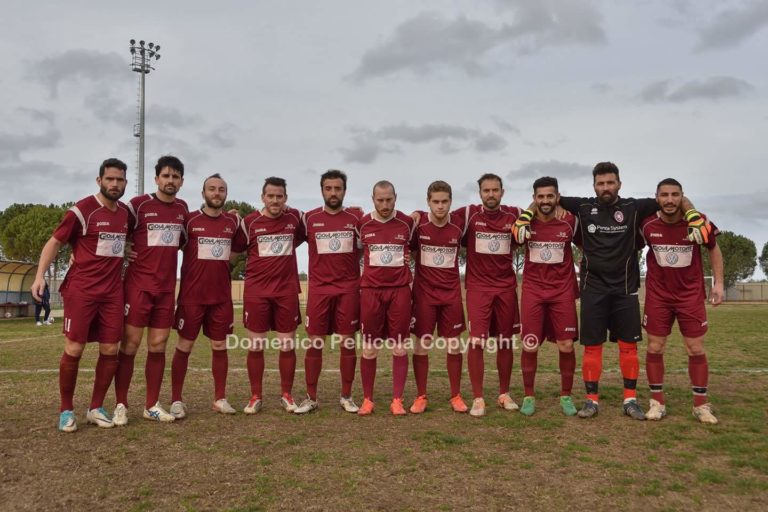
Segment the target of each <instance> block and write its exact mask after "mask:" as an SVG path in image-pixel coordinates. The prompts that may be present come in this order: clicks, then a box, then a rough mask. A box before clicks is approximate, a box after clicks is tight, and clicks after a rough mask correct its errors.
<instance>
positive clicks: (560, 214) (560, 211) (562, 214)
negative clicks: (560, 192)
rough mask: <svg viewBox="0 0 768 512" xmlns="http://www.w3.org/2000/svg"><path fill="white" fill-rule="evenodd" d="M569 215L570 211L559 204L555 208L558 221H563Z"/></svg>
mask: <svg viewBox="0 0 768 512" xmlns="http://www.w3.org/2000/svg"><path fill="white" fill-rule="evenodd" d="M566 215H568V210H566V209H565V208H563V207H562V206H560V205H559V204H558V205H557V206H555V218H556V219H557V220H563V219H564V218H565V216H566Z"/></svg>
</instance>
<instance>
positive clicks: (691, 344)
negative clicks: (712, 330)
mask: <svg viewBox="0 0 768 512" xmlns="http://www.w3.org/2000/svg"><path fill="white" fill-rule="evenodd" d="M683 340H684V341H685V350H686V352H688V355H689V356H700V355H702V354H703V353H704V339H703V338H683Z"/></svg>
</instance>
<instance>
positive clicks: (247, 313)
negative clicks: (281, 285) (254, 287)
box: [243, 295, 301, 333]
mask: <svg viewBox="0 0 768 512" xmlns="http://www.w3.org/2000/svg"><path fill="white" fill-rule="evenodd" d="M300 324H301V312H300V311H299V296H298V295H281V296H278V297H255V298H251V299H247V300H246V301H245V303H244V304H243V325H245V328H246V329H248V330H249V331H251V332H256V333H263V332H269V331H277V332H293V331H295V330H296V326H297V325H300Z"/></svg>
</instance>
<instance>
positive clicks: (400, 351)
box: [392, 345, 408, 357]
mask: <svg viewBox="0 0 768 512" xmlns="http://www.w3.org/2000/svg"><path fill="white" fill-rule="evenodd" d="M407 354H408V351H407V350H406V349H405V347H404V346H402V345H396V346H394V347H392V355H393V356H397V357H400V356H404V355H407Z"/></svg>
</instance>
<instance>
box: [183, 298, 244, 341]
mask: <svg viewBox="0 0 768 512" xmlns="http://www.w3.org/2000/svg"><path fill="white" fill-rule="evenodd" d="M234 324H235V312H234V310H233V308H232V302H221V303H219V304H179V305H178V307H177V308H176V330H177V331H178V332H179V336H180V337H182V338H184V339H187V340H196V339H197V335H198V334H200V327H202V328H203V334H205V335H206V336H208V338H210V339H212V340H216V341H220V340H224V339H226V338H227V335H228V334H232V328H233V327H234Z"/></svg>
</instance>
